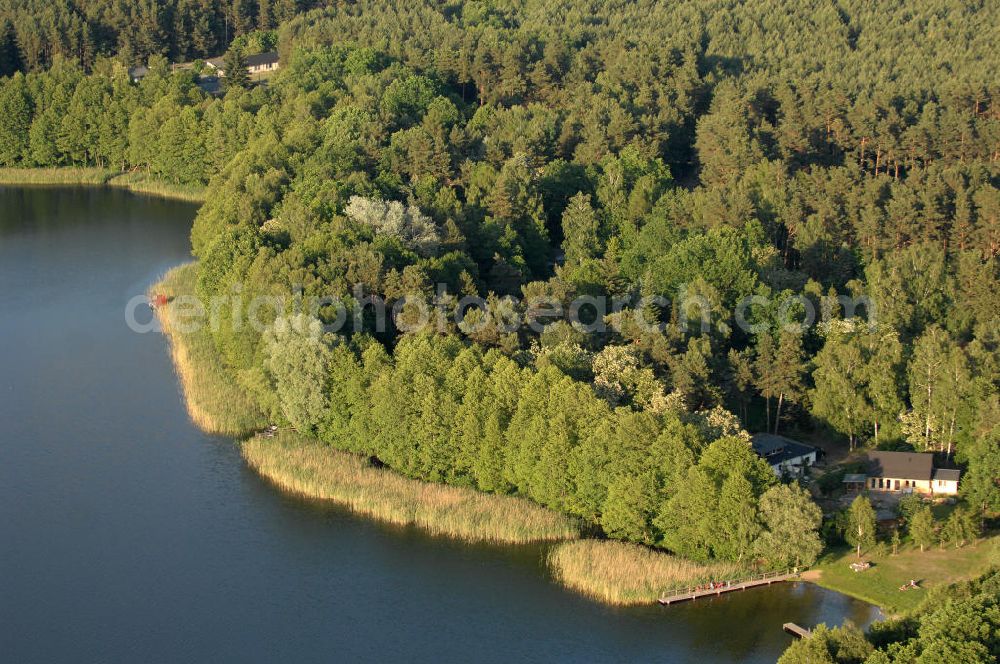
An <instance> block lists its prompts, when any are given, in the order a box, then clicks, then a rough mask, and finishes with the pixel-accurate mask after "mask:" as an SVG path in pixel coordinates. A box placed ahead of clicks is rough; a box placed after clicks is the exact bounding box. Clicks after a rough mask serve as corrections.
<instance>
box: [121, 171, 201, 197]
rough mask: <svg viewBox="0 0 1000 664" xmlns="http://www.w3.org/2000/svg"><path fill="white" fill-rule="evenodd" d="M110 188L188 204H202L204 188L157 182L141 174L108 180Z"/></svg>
mask: <svg viewBox="0 0 1000 664" xmlns="http://www.w3.org/2000/svg"><path fill="white" fill-rule="evenodd" d="M108 184H109V185H111V186H112V187H121V188H123V189H128V190H129V191H132V192H135V193H138V194H147V195H150V196H158V197H160V198H171V199H174V200H179V201H187V202H189V203H203V202H204V201H205V191H206V188H205V187H203V186H200V185H188V184H173V183H170V182H164V181H163V180H157V179H156V178H152V177H149V176H148V175H144V174H142V173H123V174H122V175H117V176H115V177H113V178H111V179H110V180H108Z"/></svg>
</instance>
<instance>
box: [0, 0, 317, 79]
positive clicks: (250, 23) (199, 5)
mask: <svg viewBox="0 0 1000 664" xmlns="http://www.w3.org/2000/svg"><path fill="white" fill-rule="evenodd" d="M318 4H320V3H318V2H312V1H310V0H0V75H9V74H13V73H14V72H15V71H18V70H21V71H31V70H36V69H41V68H45V67H48V66H49V65H51V64H52V63H53V62H54V61H55V60H56V59H58V58H60V57H61V58H64V59H66V60H70V61H72V62H75V63H76V64H78V65H80V66H82V67H85V68H88V69H89V68H90V67H92V66H93V65H94V63H95V62H96V60H97V59H98V58H100V57H101V56H112V55H117V56H118V57H119V58H121V60H122V61H123V62H125V63H126V64H138V63H140V62H145V61H146V60H147V59H148V58H149V56H151V55H162V56H165V57H167V58H169V59H170V60H171V61H175V62H178V61H183V60H193V59H195V58H206V57H214V56H217V55H219V54H220V53H222V52H223V51H225V50H226V48H227V47H228V46H229V44H230V43H231V42H232V41H233V40H234V39H235V38H237V37H239V36H241V35H244V34H246V33H248V32H250V31H253V30H271V29H273V28H276V27H277V26H278V24H279V23H281V22H282V21H285V20H287V19H290V18H291V17H293V16H294V15H295V14H296V13H298V12H300V11H302V10H304V9H308V8H310V7H314V6H316V5H318Z"/></svg>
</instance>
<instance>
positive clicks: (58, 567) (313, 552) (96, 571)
mask: <svg viewBox="0 0 1000 664" xmlns="http://www.w3.org/2000/svg"><path fill="white" fill-rule="evenodd" d="M193 215H194V208H193V207H191V206H188V205H185V204H180V203H172V202H164V201H159V200H155V199H148V198H141V197H137V196H134V195H131V194H128V193H125V192H119V191H114V190H95V189H90V190H88V189H3V188H0V653H2V655H0V659H2V660H3V661H4V662H70V661H72V662H97V661H101V662H132V661H143V662H159V661H163V662H177V661H244V662H251V661H322V662H335V661H336V662H339V661H354V660H396V661H417V660H419V661H428V660H431V661H477V662H487V661H510V660H533V661H545V662H552V661H571V662H579V661H640V660H641V661H664V662H729V661H749V662H773V661H774V660H775V658H776V657H777V656H778V654H779V653H780V652H781V651H782V650H783V649H784V647H785V646H786V645H787V644H788V642H789V637H787V636H786V635H784V634H783V633H782V631H781V624H782V623H784V622H786V621H794V622H798V623H800V624H804V625H810V626H811V625H814V624H816V623H818V622H821V621H827V622H830V623H839V622H840V621H841V620H842V619H844V618H851V619H852V620H854V621H855V622H858V623H867V622H868V621H869V620H870V619H871V617H872V609H871V607H869V606H868V605H866V604H863V603H860V602H856V601H854V600H851V599H848V598H846V597H843V596H840V595H837V594H834V593H830V592H826V591H823V590H820V589H817V588H815V587H812V586H809V585H806V584H796V585H781V586H775V587H774V588H770V589H766V590H756V591H748V592H745V593H741V594H734V595H730V596H728V597H724V598H721V599H716V600H711V601H702V602H698V603H692V604H686V605H680V606H675V607H671V608H669V609H665V608H660V607H646V608H636V609H610V608H606V607H603V606H601V605H598V604H595V603H592V602H589V601H587V600H585V599H582V598H580V597H578V596H576V595H574V594H573V593H571V592H569V591H566V590H564V589H562V588H560V587H559V586H557V585H555V584H554V583H552V581H551V579H550V578H549V577H548V574H547V572H546V569H545V566H544V564H543V557H544V549H543V548H541V547H491V546H468V545H464V544H459V543H455V542H452V541H449V540H446V539H437V538H431V537H427V536H425V535H423V534H421V533H420V532H418V531H415V530H413V529H400V528H392V527H386V526H382V525H379V524H376V523H372V522H369V521H366V520H363V519H358V518H354V517H352V516H350V515H348V514H346V513H344V512H343V511H341V510H339V509H335V508H327V507H320V506H317V505H315V504H310V503H306V502H303V501H299V500H296V499H293V498H289V497H286V496H282V495H280V494H279V493H277V492H275V491H274V490H272V489H271V488H270V487H269V486H267V485H266V484H265V483H264V482H263V481H262V480H260V479H259V478H258V477H257V476H256V475H254V474H253V473H252V472H250V471H249V470H247V469H246V468H245V467H244V466H243V464H242V463H241V461H240V457H239V454H238V451H237V448H236V447H235V445H234V444H233V442H232V441H230V440H226V439H223V438H216V437H211V436H206V435H205V434H202V433H200V432H199V431H198V430H197V429H195V428H194V427H193V426H192V425H191V424H190V423H189V422H188V419H187V417H186V415H185V412H184V409H183V406H182V404H181V401H180V398H179V394H178V386H177V381H176V379H175V377H174V374H173V371H172V368H171V365H170V360H169V358H168V355H167V348H166V343H165V340H164V339H163V337H162V336H160V335H159V334H157V333H152V334H145V335H139V334H135V333H133V332H130V331H129V330H128V328H127V327H126V325H125V321H124V314H123V311H124V305H125V302H126V301H127V300H128V299H129V298H130V297H131V296H133V295H136V294H139V293H142V292H144V291H145V289H146V287H147V286H148V284H149V283H151V282H152V281H153V280H154V279H155V278H156V277H157V276H158V275H160V274H161V273H162V272H163V271H165V270H166V269H167V268H168V267H170V266H172V265H175V264H177V263H180V262H182V261H184V260H187V259H188V258H189V255H188V246H189V244H188V232H189V230H190V225H191V220H192V218H193Z"/></svg>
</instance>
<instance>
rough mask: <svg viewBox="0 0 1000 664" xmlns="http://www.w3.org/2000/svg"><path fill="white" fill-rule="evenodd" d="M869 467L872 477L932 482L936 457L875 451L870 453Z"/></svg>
mask: <svg viewBox="0 0 1000 664" xmlns="http://www.w3.org/2000/svg"><path fill="white" fill-rule="evenodd" d="M868 466H869V468H868V474H869V475H870V476H871V477H891V478H893V479H903V480H923V481H930V479H931V475H932V473H933V472H934V455H933V454H927V453H921V452H882V451H875V452H869V453H868Z"/></svg>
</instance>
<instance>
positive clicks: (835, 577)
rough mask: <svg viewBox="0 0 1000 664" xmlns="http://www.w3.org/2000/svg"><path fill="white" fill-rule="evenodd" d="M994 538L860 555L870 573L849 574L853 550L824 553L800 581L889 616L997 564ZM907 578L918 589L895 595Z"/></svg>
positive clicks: (998, 543)
mask: <svg viewBox="0 0 1000 664" xmlns="http://www.w3.org/2000/svg"><path fill="white" fill-rule="evenodd" d="M998 547H1000V537H997V536H993V537H989V538H985V539H980V540H979V541H978V542H977V543H976V544H974V545H966V546H964V547H962V548H955V547H954V546H947V547H945V548H943V549H942V548H940V547H939V546H934V547H931V548H929V549H927V550H925V551H920V549H919V548H917V547H915V546H913V545H911V544H907V545H904V546H901V547H900V550H899V553H898V554H897V555H891V553H890V554H887V555H885V556H882V557H872V556H870V555H868V556H865V557H864V559H865V560H869V561H871V562H872V567H871V569H868V570H865V571H863V572H854V571H852V570H851V568H850V564H851V563H852V562H854V561H855V560H856V557H855V555H854V550H853V549H849V548H838V549H834V550H831V551H828V552H827V553H826V554H824V555H823V557H822V558H820V560H819V561H818V562H817V563H816V565H814V566H813V568H812V569H811V570H810V571H809V572H806V573H805V575H804V576H803V578H805V579H807V580H809V581H813V582H814V583H816V584H817V585H820V586H822V587H824V588H829V589H830V590H836V591H837V592H840V593H844V594H845V595H850V596H852V597H857V598H858V599H863V600H865V601H866V602H871V603H872V604H876V605H878V606H880V607H882V609H883V610H884V611H885V612H886V613H890V614H895V613H902V612H905V611H909V610H912V609H914V608H916V606H917V605H918V604H919V603H920V601H921V600H922V599H923V598H924V596H925V595H926V594H927V590H928V589H930V588H933V587H935V586H945V585H948V584H950V583H954V582H956V581H961V580H963V579H968V578H971V577H973V576H976V575H978V574H981V573H982V572H984V571H985V570H986V569H987V568H988V567H989V566H990V564H991V562H992V563H996V562H997V560H996V559H997V553H998ZM910 579H914V580H916V581H917V582H918V583H919V584H920V589H917V590H914V589H909V590H900V589H899V588H900V587H901V586H902V585H903V584H906V583H909V582H910Z"/></svg>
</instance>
